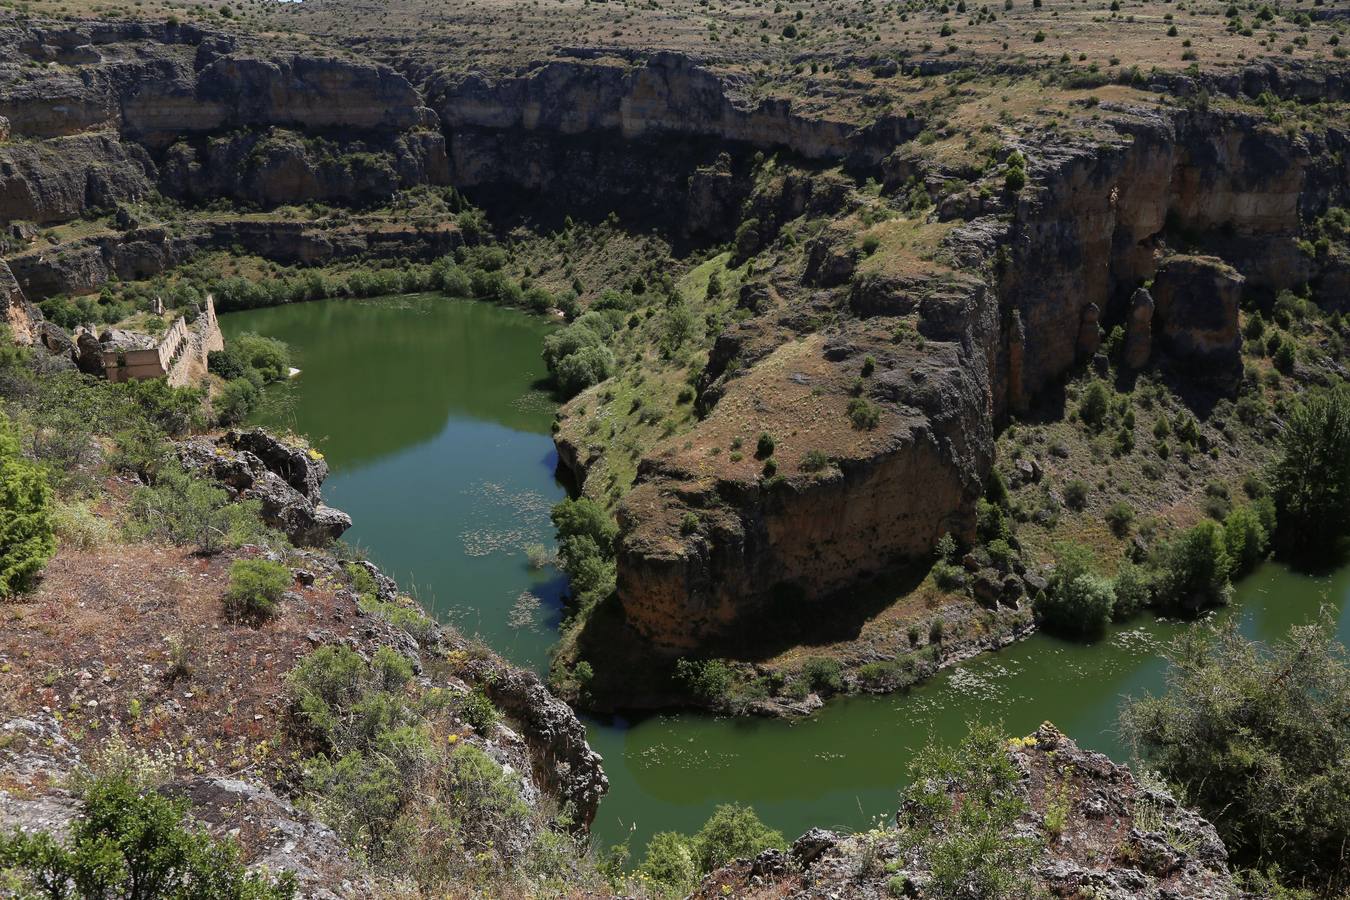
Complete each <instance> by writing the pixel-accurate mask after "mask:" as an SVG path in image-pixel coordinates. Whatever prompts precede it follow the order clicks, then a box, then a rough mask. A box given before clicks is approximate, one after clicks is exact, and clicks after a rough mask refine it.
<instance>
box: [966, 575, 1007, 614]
mask: <svg viewBox="0 0 1350 900" xmlns="http://www.w3.org/2000/svg"><path fill="white" fill-rule="evenodd" d="M971 592H972V593H974V595H975V599H976V600H978V601H979V602H980V604H981V605H983V606H987V607H990V608H993V607H994V606H997V605H998V600H999V597H1000V596H1002V594H1003V580H1002V579H1001V578H1000V577H999V573H998V570H997V569H982V570H981V571H980V572H979V573H978V574H977V575H976V576H975V581H974V583H973V584H972V585H971Z"/></svg>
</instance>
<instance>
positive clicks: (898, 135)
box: [428, 53, 921, 163]
mask: <svg viewBox="0 0 1350 900" xmlns="http://www.w3.org/2000/svg"><path fill="white" fill-rule="evenodd" d="M745 87H746V85H745V84H743V83H741V82H739V81H736V80H733V79H730V78H726V77H721V76H718V75H716V74H714V73H713V72H711V71H710V70H708V69H706V68H704V67H702V66H700V65H698V64H697V63H696V62H694V61H693V60H691V59H690V58H689V57H687V56H684V55H682V54H678V53H653V54H651V55H650V56H649V57H648V58H647V59H646V60H645V61H644V62H643V63H642V64H641V65H632V64H629V63H627V62H624V61H621V60H614V59H608V60H599V61H572V60H560V61H557V62H549V63H545V64H543V65H541V66H540V67H539V68H536V69H534V70H533V71H531V72H529V73H527V74H525V75H515V76H503V77H500V78H490V77H486V76H483V75H477V74H471V75H451V76H438V77H437V78H434V79H432V81H431V82H430V84H429V85H428V90H429V92H430V94H431V97H432V103H433V105H434V106H435V108H436V110H437V111H438V112H439V113H440V115H441V119H442V120H443V121H444V122H445V124H446V126H447V127H449V128H450V129H451V130H452V131H458V130H460V129H465V128H475V129H489V130H492V131H510V130H515V129H522V130H524V131H527V132H536V131H537V132H552V133H556V134H560V135H578V134H595V133H598V132H613V133H615V134H616V135H617V136H618V137H619V138H620V139H622V140H634V139H637V138H642V137H650V136H654V135H655V136H665V137H670V136H683V137H694V138H713V139H715V140H716V141H718V142H719V143H722V144H746V145H749V146H752V147H757V148H760V149H771V148H786V149H788V150H791V151H792V152H793V153H796V154H799V155H800V156H803V157H805V158H807V159H820V160H844V159H855V160H858V161H862V162H871V163H875V162H878V161H880V159H881V157H882V156H884V155H885V154H886V153H889V152H890V150H891V149H892V148H894V147H895V146H896V145H897V144H899V143H903V142H904V141H905V140H907V139H908V138H910V137H913V136H914V135H915V134H917V133H918V132H919V130H921V125H919V124H918V123H917V122H916V121H915V120H913V119H906V118H904V117H896V116H885V117H882V118H880V119H878V120H877V121H876V122H875V123H873V124H871V125H868V126H866V127H861V128H860V127H858V126H857V125H856V124H853V123H850V122H846V121H833V120H830V119H829V118H826V117H822V116H805V115H801V114H799V113H797V112H794V110H793V104H792V102H791V101H790V100H787V99H766V100H761V101H758V102H755V101H752V100H751V99H749V97H748V96H747V94H746V92H745Z"/></svg>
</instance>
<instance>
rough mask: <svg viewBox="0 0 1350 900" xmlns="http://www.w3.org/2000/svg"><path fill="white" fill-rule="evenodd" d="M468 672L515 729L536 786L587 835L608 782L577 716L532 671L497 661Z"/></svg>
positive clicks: (476, 665)
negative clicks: (522, 741)
mask: <svg viewBox="0 0 1350 900" xmlns="http://www.w3.org/2000/svg"><path fill="white" fill-rule="evenodd" d="M471 669H472V671H473V673H474V676H475V680H476V681H478V682H479V683H480V684H482V685H483V686H484V690H485V691H486V692H487V695H488V698H489V699H491V700H492V702H493V703H494V704H496V705H497V707H498V708H499V709H501V710H502V711H503V712H505V713H506V714H507V715H508V716H510V717H511V719H512V720H513V721H515V722H516V723H517V725H518V726H519V727H520V729H521V732H522V733H523V734H524V736H525V738H526V740H527V743H528V744H529V746H530V749H531V756H532V759H533V762H534V770H535V774H536V778H537V780H538V781H539V783H540V784H541V785H542V786H543V788H544V789H545V790H546V791H548V792H549V794H550V795H552V796H553V797H554V798H556V799H557V801H558V802H559V804H560V805H561V806H562V809H563V811H564V812H565V813H566V814H567V815H568V816H569V818H570V821H571V824H572V826H573V827H574V828H575V829H577V830H580V831H586V830H588V829H589V828H590V826H591V823H592V822H593V821H594V820H595V813H596V811H597V810H598V809H599V806H600V800H601V798H602V797H604V795H605V793H606V792H607V791H608V790H609V778H608V777H606V775H605V772H604V769H603V768H601V763H602V762H603V760H602V759H601V758H600V754H598V753H596V752H595V751H594V750H592V749H591V746H590V744H589V743H587V741H586V727H585V726H584V725H582V724H581V721H580V720H579V719H578V718H577V716H576V713H574V712H573V711H572V708H571V707H570V706H568V705H567V704H566V703H564V702H563V701H561V700H559V699H558V698H557V697H555V696H554V695H553V694H552V693H550V692H549V690H548V688H547V687H545V686H544V684H543V682H542V681H540V679H539V676H538V675H536V674H535V673H533V672H530V671H527V670H525V669H517V668H515V667H514V666H509V665H506V664H504V663H502V661H501V660H497V659H481V660H475V661H474V662H473V663H472V665H471Z"/></svg>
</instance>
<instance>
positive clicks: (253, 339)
mask: <svg viewBox="0 0 1350 900" xmlns="http://www.w3.org/2000/svg"><path fill="white" fill-rule="evenodd" d="M207 364H208V365H209V366H210V369H211V371H212V372H214V373H216V374H217V375H219V376H220V377H221V378H224V379H227V380H232V379H235V378H247V379H248V380H249V381H252V382H253V383H254V384H256V385H258V386H259V387H261V386H262V385H264V384H267V383H268V382H271V381H281V380H282V379H284V378H285V377H286V376H287V374H288V373H289V371H290V367H291V348H290V347H288V346H286V343H285V342H284V341H279V340H277V339H276V338H270V337H264V336H262V335H260V334H255V333H253V332H251V331H248V332H244V333H243V334H241V335H239V336H238V337H235V338H232V339H231V340H230V342H229V343H228V344H227V345H226V347H225V349H224V350H218V351H216V352H214V353H212V354H210V356H209V357H208V359H207Z"/></svg>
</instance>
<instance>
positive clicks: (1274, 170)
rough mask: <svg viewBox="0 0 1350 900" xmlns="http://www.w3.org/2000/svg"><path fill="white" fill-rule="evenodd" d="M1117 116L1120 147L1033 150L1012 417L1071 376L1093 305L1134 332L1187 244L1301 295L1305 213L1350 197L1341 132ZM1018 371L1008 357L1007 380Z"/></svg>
mask: <svg viewBox="0 0 1350 900" xmlns="http://www.w3.org/2000/svg"><path fill="white" fill-rule="evenodd" d="M1110 112H1111V113H1112V114H1113V116H1112V119H1111V125H1112V127H1113V128H1114V129H1115V131H1116V134H1117V137H1116V138H1114V139H1110V140H1098V141H1093V142H1062V143H1051V142H1047V143H1043V144H1040V145H1037V146H1034V147H1033V146H1027V147H1025V148H1023V151H1024V153H1026V155H1027V156H1028V158H1029V159H1030V160H1031V168H1030V171H1031V173H1032V176H1033V177H1032V182H1031V184H1029V185H1028V187H1027V189H1025V190H1024V191H1023V192H1022V196H1021V198H1020V199H1019V202H1018V204H1017V209H1016V214H1015V221H1014V223H1013V225H1012V228H1011V231H1010V234H1009V237H1008V239H1009V247H1010V250H1011V254H1010V260H1009V265H1008V266H1007V268H1006V271H1005V273H1004V276H1003V278H1002V281H1001V284H1000V294H1001V296H1002V297H1003V298H1004V302H1005V303H1009V304H1011V305H1012V306H1013V308H1014V309H1015V310H1016V311H1017V313H1018V315H1019V318H1020V321H1021V323H1022V325H1023V339H1024V343H1023V344H1022V345H1021V346H1019V347H1018V355H1019V357H1020V361H1019V379H1018V384H1017V390H1018V391H1019V394H1018V395H1011V394H1009V395H1007V396H1000V397H999V407H1000V410H1001V409H1003V408H1004V407H1005V404H1006V405H1007V407H1008V408H1012V409H1018V408H1025V406H1026V405H1027V403H1028V402H1029V399H1030V398H1031V397H1034V396H1035V395H1036V394H1038V393H1039V392H1040V391H1041V390H1042V389H1043V388H1044V387H1045V386H1046V385H1047V384H1049V383H1050V382H1052V381H1053V380H1054V379H1056V378H1059V377H1060V376H1061V375H1062V374H1063V373H1065V372H1067V371H1068V370H1069V369H1070V368H1071V367H1072V365H1073V364H1074V362H1075V360H1076V359H1077V358H1079V357H1080V347H1081V343H1080V338H1081V335H1082V328H1083V324H1084V317H1085V315H1086V314H1087V313H1086V312H1085V311H1086V310H1088V308H1089V306H1091V305H1092V304H1096V305H1097V307H1098V308H1099V310H1100V311H1101V320H1102V321H1103V323H1105V324H1108V325H1109V324H1111V323H1115V322H1121V321H1123V320H1124V319H1125V317H1126V314H1127V312H1128V309H1127V307H1128V304H1129V303H1130V299H1131V297H1132V292H1133V291H1134V290H1135V288H1137V287H1138V286H1139V285H1140V283H1141V282H1143V281H1144V280H1146V279H1148V278H1151V277H1153V276H1154V274H1155V273H1156V271H1157V266H1158V260H1159V258H1160V256H1161V255H1162V254H1163V252H1164V251H1165V248H1166V247H1167V246H1168V244H1169V242H1170V241H1173V240H1176V239H1177V238H1178V237H1183V236H1184V238H1185V239H1189V240H1199V241H1200V242H1201V244H1202V246H1204V247H1205V248H1206V249H1207V250H1208V251H1209V252H1212V253H1214V254H1215V255H1218V256H1221V257H1222V258H1223V259H1225V260H1226V261H1228V262H1229V263H1230V264H1231V265H1234V266H1236V267H1237V268H1238V269H1239V271H1240V272H1241V273H1242V274H1243V275H1244V276H1245V277H1246V278H1247V280H1248V281H1249V283H1250V284H1252V285H1253V286H1258V287H1260V288H1261V289H1263V290H1268V291H1273V290H1278V289H1282V288H1287V287H1294V286H1297V285H1301V284H1303V283H1304V282H1305V281H1307V280H1308V278H1309V277H1310V273H1311V269H1310V264H1309V261H1308V259H1307V257H1306V256H1304V255H1302V254H1300V253H1299V252H1298V250H1297V246H1296V245H1297V240H1298V237H1299V235H1300V228H1301V224H1300V223H1301V216H1302V214H1303V211H1304V210H1305V209H1310V210H1316V209H1324V208H1325V207H1326V205H1327V204H1328V203H1329V202H1330V201H1331V200H1332V199H1333V198H1334V197H1336V196H1342V195H1343V193H1344V191H1345V189H1346V185H1345V180H1346V179H1345V173H1344V172H1340V171H1338V170H1336V169H1335V168H1334V167H1332V166H1331V164H1330V162H1329V160H1330V159H1331V157H1330V155H1329V154H1327V153H1326V152H1325V150H1326V149H1327V146H1328V142H1335V141H1340V140H1342V139H1343V138H1341V137H1338V136H1337V135H1336V134H1335V133H1334V132H1331V131H1328V132H1327V133H1326V134H1324V135H1320V136H1319V135H1311V136H1310V137H1309V138H1307V139H1298V140H1294V139H1291V138H1290V137H1289V136H1288V135H1285V134H1284V133H1282V132H1279V131H1276V130H1275V129H1273V128H1272V127H1270V126H1268V125H1266V124H1265V123H1263V122H1259V121H1257V120H1255V119H1252V118H1251V117H1248V116H1245V115H1242V114H1226V113H1219V112H1213V113H1200V112H1184V111H1145V110H1142V109H1139V108H1135V107H1130V108H1112V109H1110ZM1155 300H1156V292H1155ZM1010 358H1011V351H1010V350H1007V351H1005V355H1004V361H1003V364H1002V365H1001V366H1000V372H1001V374H1004V375H1006V373H1007V372H1008V370H1009V365H1010ZM1005 384H1010V385H1011V382H1010V381H1005Z"/></svg>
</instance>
